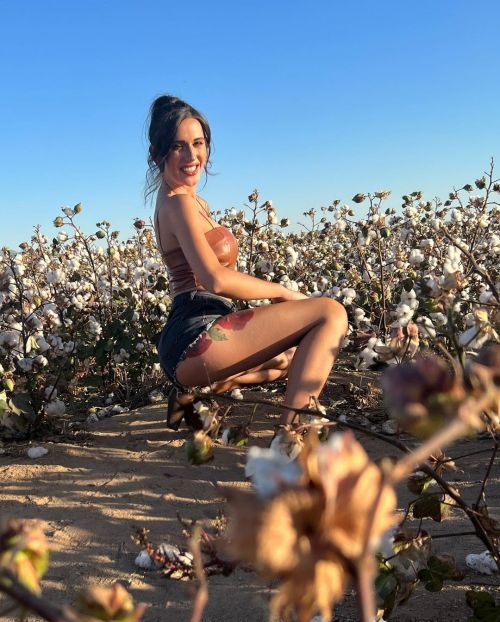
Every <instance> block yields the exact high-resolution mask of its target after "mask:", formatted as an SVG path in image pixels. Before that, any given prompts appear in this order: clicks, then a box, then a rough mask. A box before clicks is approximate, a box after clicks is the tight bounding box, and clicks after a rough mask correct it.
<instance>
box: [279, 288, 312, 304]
mask: <svg viewBox="0 0 500 622" xmlns="http://www.w3.org/2000/svg"><path fill="white" fill-rule="evenodd" d="M306 298H308V296H306V295H305V294H302V293H301V292H294V291H292V290H291V289H287V288H286V287H283V294H282V295H281V296H277V297H276V298H273V299H272V300H271V302H272V303H273V304H274V303H276V302H289V301H290V300H305V299H306Z"/></svg>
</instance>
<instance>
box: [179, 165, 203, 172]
mask: <svg viewBox="0 0 500 622" xmlns="http://www.w3.org/2000/svg"><path fill="white" fill-rule="evenodd" d="M199 168H200V165H199V164H190V165H189V166H181V171H182V172H183V173H184V174H185V175H196V173H197V172H198V170H199Z"/></svg>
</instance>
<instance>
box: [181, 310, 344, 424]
mask: <svg viewBox="0 0 500 622" xmlns="http://www.w3.org/2000/svg"><path fill="white" fill-rule="evenodd" d="M346 332H347V314H346V312H345V309H344V307H343V306H342V305H341V304H339V303H338V302H336V301H335V300H332V299H330V298H309V299H307V300H297V301H290V302H282V303H278V304H274V305H269V306H266V307H257V308H255V309H246V310H244V311H237V312H236V313H231V314H229V315H226V316H224V317H221V318H219V319H218V320H217V321H216V322H215V323H214V324H213V325H212V327H211V328H210V330H209V331H206V332H205V333H203V334H202V336H201V337H200V339H198V341H197V342H196V344H194V345H193V346H192V347H191V348H190V349H189V350H188V351H187V353H186V358H185V359H184V360H183V361H181V362H180V363H179V365H178V366H177V369H176V375H177V379H178V380H179V382H181V383H182V384H184V385H186V386H196V385H207V384H212V383H214V382H219V381H221V380H226V379H228V378H230V377H232V376H235V375H239V374H242V373H244V372H247V371H248V370H251V369H253V368H255V367H257V366H261V365H263V364H265V363H266V361H269V360H270V359H272V358H274V357H276V356H278V355H280V354H281V353H283V352H285V351H286V350H288V349H289V348H292V347H294V346H296V347H297V348H296V351H295V354H294V356H293V359H292V361H291V364H290V368H289V371H288V383H287V391H286V395H285V404H288V405H290V406H292V407H296V408H304V407H307V406H308V405H309V401H310V397H311V396H314V397H318V396H319V394H320V392H321V389H322V388H323V386H324V384H325V382H326V380H327V378H328V375H329V373H330V370H331V368H332V365H333V362H334V360H335V358H336V356H337V354H338V352H339V349H340V345H341V343H342V340H343V338H344V336H345V334H346ZM292 418H293V412H291V413H290V414H289V415H288V416H286V417H282V422H283V423H286V422H287V421H290V420H291V419H292Z"/></svg>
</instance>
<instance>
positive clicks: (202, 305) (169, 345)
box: [158, 290, 236, 388]
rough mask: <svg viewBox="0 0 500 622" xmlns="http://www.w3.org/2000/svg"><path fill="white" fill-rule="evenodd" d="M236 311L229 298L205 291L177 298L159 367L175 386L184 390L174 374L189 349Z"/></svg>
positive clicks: (163, 335) (161, 345) (164, 333)
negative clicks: (225, 317) (202, 335)
mask: <svg viewBox="0 0 500 622" xmlns="http://www.w3.org/2000/svg"><path fill="white" fill-rule="evenodd" d="M235 310H236V308H235V305H234V304H233V303H232V302H230V301H229V300H227V299H226V298H222V297H221V296H217V295H216V294H212V293H211V292H206V291H204V290H194V291H191V292H184V293H182V294H177V296H175V298H174V300H173V302H172V306H171V308H170V313H169V315H168V318H167V323H166V324H165V327H164V329H163V330H162V332H161V335H160V339H159V343H158V353H159V357H160V365H161V367H162V369H163V371H164V372H165V373H166V375H167V376H168V378H169V379H170V380H171V381H172V382H173V383H174V384H176V385H177V386H179V387H182V385H181V384H180V383H179V382H178V381H177V378H176V376H175V371H176V368H177V365H178V364H179V363H180V362H181V361H183V360H184V359H185V357H186V351H187V350H188V349H189V347H190V346H192V345H193V344H194V343H195V342H196V340H197V339H198V337H199V336H200V335H201V334H202V333H203V332H204V331H205V330H208V329H209V328H210V326H211V325H212V324H213V323H214V322H215V320H217V319H219V318H220V317H222V316H224V315H228V314H229V313H233V312H234V311H235ZM182 388H183V387H182Z"/></svg>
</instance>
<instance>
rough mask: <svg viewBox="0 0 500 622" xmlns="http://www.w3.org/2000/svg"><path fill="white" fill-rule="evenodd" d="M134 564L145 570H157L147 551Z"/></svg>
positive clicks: (141, 553)
mask: <svg viewBox="0 0 500 622" xmlns="http://www.w3.org/2000/svg"><path fill="white" fill-rule="evenodd" d="M134 564H135V565H136V566H139V568H142V569H143V570H153V569H155V568H157V565H156V563H155V561H154V560H153V559H151V557H150V556H149V553H148V552H147V551H141V552H140V553H139V555H138V556H137V557H136V558H135V561H134Z"/></svg>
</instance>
